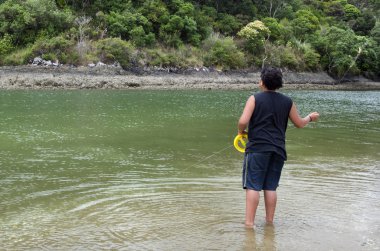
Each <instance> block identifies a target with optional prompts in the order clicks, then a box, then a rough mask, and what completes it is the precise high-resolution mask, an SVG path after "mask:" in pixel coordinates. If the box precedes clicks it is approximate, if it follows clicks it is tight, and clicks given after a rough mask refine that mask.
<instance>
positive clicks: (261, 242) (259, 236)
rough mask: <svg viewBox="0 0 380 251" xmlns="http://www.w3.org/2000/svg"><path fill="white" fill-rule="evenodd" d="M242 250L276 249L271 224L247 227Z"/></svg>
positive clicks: (273, 229)
mask: <svg viewBox="0 0 380 251" xmlns="http://www.w3.org/2000/svg"><path fill="white" fill-rule="evenodd" d="M245 234H246V236H245V242H244V249H243V250H246V251H248V250H268V251H272V250H277V242H276V231H275V226H274V225H272V224H265V225H264V226H260V227H255V229H247V230H246V232H245Z"/></svg>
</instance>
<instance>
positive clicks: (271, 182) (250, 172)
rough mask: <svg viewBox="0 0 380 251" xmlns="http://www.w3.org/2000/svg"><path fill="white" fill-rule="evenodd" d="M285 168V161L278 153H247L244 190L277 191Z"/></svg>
mask: <svg viewBox="0 0 380 251" xmlns="http://www.w3.org/2000/svg"><path fill="white" fill-rule="evenodd" d="M283 166H284V159H283V158H282V157H281V156H280V155H278V154H276V153H272V152H267V153H254V152H253V153H245V155H244V162H243V188H244V189H251V190H255V191H261V190H270V191H276V189H277V187H278V182H279V181H280V177H281V171H282V167H283Z"/></svg>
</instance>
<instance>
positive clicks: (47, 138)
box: [0, 90, 380, 250]
mask: <svg viewBox="0 0 380 251" xmlns="http://www.w3.org/2000/svg"><path fill="white" fill-rule="evenodd" d="M286 93H287V94H288V95H289V96H291V97H292V98H293V100H294V101H295V102H296V103H297V105H298V107H299V110H300V111H301V114H303V115H306V114H307V113H308V112H311V111H312V110H317V111H319V112H320V113H321V119H320V122H319V123H313V124H311V125H309V126H308V127H307V128H305V129H295V128H294V127H293V126H291V125H290V126H289V128H288V133H287V149H288V157H289V160H288V161H287V163H286V164H285V168H284V171H283V176H282V180H281V184H280V188H279V190H278V196H279V200H278V207H277V212H276V219H275V224H274V225H273V226H270V225H266V224H265V221H264V209H263V203H262V202H261V204H260V206H259V209H258V216H257V220H256V225H257V226H256V230H255V231H253V230H247V229H245V228H244V226H243V225H244V224H243V222H244V214H245V212H244V210H245V194H244V191H243V190H242V189H241V182H240V180H241V177H240V175H241V162H242V157H243V156H242V154H241V153H239V152H237V151H236V150H234V149H233V148H232V147H231V146H232V140H233V138H234V136H235V134H236V123H237V120H238V118H239V116H240V113H241V111H242V109H243V106H244V103H245V100H246V99H247V97H248V95H249V93H248V92H240V91H104V90H102V91H100V90H99V91H38V92H37V91H1V92H0V128H1V129H0V249H1V250H57V249H58V250H104V249H107V250H109V249H114V250H379V249H380V171H379V170H380V153H379V149H380V92H343V91H329V92H327V91H289V92H286Z"/></svg>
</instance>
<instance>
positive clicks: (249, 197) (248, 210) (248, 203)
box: [245, 189, 260, 227]
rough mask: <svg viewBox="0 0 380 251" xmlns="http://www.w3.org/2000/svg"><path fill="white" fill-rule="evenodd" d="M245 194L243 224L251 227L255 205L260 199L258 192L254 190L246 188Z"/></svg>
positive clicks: (253, 221)
mask: <svg viewBox="0 0 380 251" xmlns="http://www.w3.org/2000/svg"><path fill="white" fill-rule="evenodd" d="M245 195H246V197H245V226H246V227H253V224H254V223H255V216H256V210H257V206H258V205H259V201H260V193H259V192H258V191H255V190H251V189H247V190H246V194H245Z"/></svg>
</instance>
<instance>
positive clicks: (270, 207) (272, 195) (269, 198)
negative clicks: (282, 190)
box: [264, 190, 277, 223]
mask: <svg viewBox="0 0 380 251" xmlns="http://www.w3.org/2000/svg"><path fill="white" fill-rule="evenodd" d="M264 200H265V213H266V217H265V218H266V221H267V223H273V218H274V212H275V210H276V203H277V193H276V191H269V190H265V191H264Z"/></svg>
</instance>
